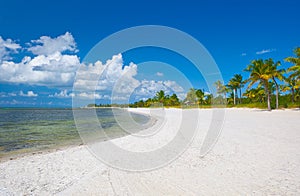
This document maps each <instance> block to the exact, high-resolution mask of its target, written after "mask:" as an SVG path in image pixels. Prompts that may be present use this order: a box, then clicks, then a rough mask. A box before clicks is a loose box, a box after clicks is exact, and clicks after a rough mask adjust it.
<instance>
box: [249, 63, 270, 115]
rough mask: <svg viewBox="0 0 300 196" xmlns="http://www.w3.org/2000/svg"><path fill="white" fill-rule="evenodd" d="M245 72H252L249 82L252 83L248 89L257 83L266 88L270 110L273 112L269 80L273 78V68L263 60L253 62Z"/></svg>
mask: <svg viewBox="0 0 300 196" xmlns="http://www.w3.org/2000/svg"><path fill="white" fill-rule="evenodd" d="M245 71H247V72H250V76H249V79H248V80H247V81H249V82H250V83H249V85H248V88H250V87H251V86H252V85H253V84H255V83H257V82H258V83H260V84H261V85H263V86H264V89H265V93H266V96H267V103H268V110H271V95H270V91H269V80H270V79H271V78H272V75H271V67H270V66H269V65H268V64H266V63H265V62H264V61H263V60H262V59H259V60H253V61H252V62H251V64H250V65H248V67H247V68H246V69H245Z"/></svg>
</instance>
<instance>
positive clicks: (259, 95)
mask: <svg viewBox="0 0 300 196" xmlns="http://www.w3.org/2000/svg"><path fill="white" fill-rule="evenodd" d="M244 96H246V97H248V98H249V99H250V102H251V103H252V101H253V102H258V101H259V102H261V103H263V102H264V97H265V90H264V89H263V88H262V87H259V86H258V87H257V88H251V89H247V90H246V92H245V93H244Z"/></svg>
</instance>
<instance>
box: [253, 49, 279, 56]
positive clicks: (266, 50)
mask: <svg viewBox="0 0 300 196" xmlns="http://www.w3.org/2000/svg"><path fill="white" fill-rule="evenodd" d="M274 51H275V49H264V50H261V51H257V52H256V54H257V55H260V54H265V53H270V52H274Z"/></svg>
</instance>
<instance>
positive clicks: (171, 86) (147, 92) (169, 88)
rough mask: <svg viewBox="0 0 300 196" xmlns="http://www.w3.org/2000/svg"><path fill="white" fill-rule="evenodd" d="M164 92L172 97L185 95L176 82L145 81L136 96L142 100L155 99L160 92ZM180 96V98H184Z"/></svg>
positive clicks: (137, 90)
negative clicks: (172, 95)
mask: <svg viewBox="0 0 300 196" xmlns="http://www.w3.org/2000/svg"><path fill="white" fill-rule="evenodd" d="M160 90H163V91H165V93H166V94H168V95H170V94H173V93H176V94H177V95H182V96H183V95H185V94H184V93H183V92H184V89H183V88H182V87H181V86H180V85H179V84H177V83H176V82H175V81H170V80H167V81H155V80H143V81H142V82H141V85H140V86H139V87H138V88H137V89H136V91H135V94H136V95H137V96H138V97H140V98H142V99H145V98H149V97H153V96H154V95H155V94H156V93H157V92H158V91H160ZM182 96H180V98H182Z"/></svg>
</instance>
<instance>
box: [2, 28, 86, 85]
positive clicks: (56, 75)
mask: <svg viewBox="0 0 300 196" xmlns="http://www.w3.org/2000/svg"><path fill="white" fill-rule="evenodd" d="M42 41H43V45H42V46H40V45H38V46H33V47H31V48H29V49H28V50H30V51H32V52H33V53H34V54H38V55H37V56H35V57H33V58H31V57H29V56H25V57H24V58H23V59H22V61H21V62H19V63H17V62H14V61H8V60H5V61H3V62H2V63H1V62H0V82H9V83H23V84H30V85H43V86H72V84H73V81H74V77H75V72H76V70H77V69H78V68H79V66H80V60H79V57H78V56H76V55H70V54H68V55H67V54H62V53H61V52H63V51H65V50H70V51H74V50H75V46H76V43H75V41H74V39H73V37H72V35H71V34H70V33H66V34H65V35H62V36H59V37H57V38H50V37H45V36H44V37H41V38H40V39H39V40H36V41H35V42H38V43H40V42H42ZM73 42H74V43H73ZM11 48H18V46H11Z"/></svg>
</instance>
